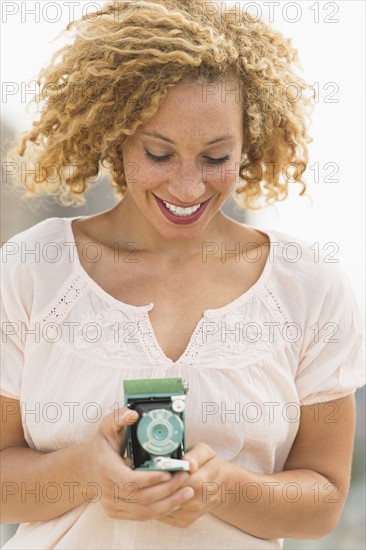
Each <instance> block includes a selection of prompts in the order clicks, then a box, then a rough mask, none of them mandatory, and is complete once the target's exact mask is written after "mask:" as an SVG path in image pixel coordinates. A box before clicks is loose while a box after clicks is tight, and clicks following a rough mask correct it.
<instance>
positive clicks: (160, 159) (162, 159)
mask: <svg viewBox="0 0 366 550" xmlns="http://www.w3.org/2000/svg"><path fill="white" fill-rule="evenodd" d="M145 155H146V156H147V157H148V158H149V159H151V160H153V161H154V162H167V161H168V160H169V159H170V158H171V156H172V155H165V156H163V157H157V156H155V155H153V154H152V153H150V151H148V150H147V149H145ZM205 158H206V159H207V161H206V162H207V163H208V164H223V163H224V162H226V161H227V160H229V158H230V157H229V155H227V156H226V157H222V158H220V159H213V158H210V157H205Z"/></svg>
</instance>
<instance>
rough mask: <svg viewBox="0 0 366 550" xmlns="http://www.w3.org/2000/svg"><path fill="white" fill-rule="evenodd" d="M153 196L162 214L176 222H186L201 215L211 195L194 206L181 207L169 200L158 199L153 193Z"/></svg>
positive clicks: (192, 220)
mask: <svg viewBox="0 0 366 550" xmlns="http://www.w3.org/2000/svg"><path fill="white" fill-rule="evenodd" d="M153 196H154V198H155V200H156V202H157V203H158V206H159V208H160V210H161V211H162V213H163V214H164V216H165V217H166V218H167V219H168V220H169V221H171V222H173V223H176V224H188V223H193V222H195V221H196V220H198V219H199V218H200V217H201V216H202V215H203V213H204V211H205V210H206V207H207V206H208V203H209V202H210V200H211V199H212V197H210V198H209V199H206V200H205V201H203V202H201V203H198V204H195V205H194V206H191V207H189V208H183V207H181V206H176V205H174V204H172V203H170V202H167V201H164V200H163V199H160V198H159V197H157V196H156V195H154V193H153Z"/></svg>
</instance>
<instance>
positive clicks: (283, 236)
mask: <svg viewBox="0 0 366 550" xmlns="http://www.w3.org/2000/svg"><path fill="white" fill-rule="evenodd" d="M260 231H263V232H265V233H267V234H268V235H269V237H270V242H271V244H270V251H269V256H268V262H269V263H270V264H271V265H270V270H269V272H270V277H269V284H270V285H271V286H272V287H274V288H275V291H276V293H277V294H280V295H281V297H282V299H283V301H285V302H287V303H288V304H290V306H291V307H292V308H293V309H298V308H300V307H301V308H302V309H303V310H306V309H309V307H311V308H313V309H314V310H316V309H318V308H323V307H324V304H325V303H326V302H329V299H331V300H333V301H334V300H337V298H338V299H339V300H343V301H344V300H346V299H347V297H350V295H351V293H352V291H351V289H350V285H349V281H348V277H347V275H346V273H345V271H344V268H343V266H342V265H341V263H340V261H339V258H338V255H337V253H336V252H337V247H336V244H335V243H333V244H334V246H331V244H332V243H329V245H330V246H329V247H328V248H325V247H322V246H320V244H319V243H317V242H315V243H314V242H311V241H307V240H305V239H302V238H300V237H297V236H295V235H293V234H289V233H284V232H282V231H277V230H272V229H269V230H267V229H264V230H260Z"/></svg>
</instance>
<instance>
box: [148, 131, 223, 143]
mask: <svg viewBox="0 0 366 550" xmlns="http://www.w3.org/2000/svg"><path fill="white" fill-rule="evenodd" d="M142 133H143V134H146V135H147V136H151V137H155V138H158V139H162V140H164V141H167V142H168V143H172V144H173V145H175V142H174V141H173V140H172V139H170V138H168V137H166V136H163V135H161V134H159V132H155V131H154V130H153V131H151V132H142ZM229 139H234V136H232V135H230V134H225V135H224V136H220V137H218V138H215V139H212V140H211V141H208V142H207V143H205V145H213V144H214V143H218V142H219V141H227V140H229Z"/></svg>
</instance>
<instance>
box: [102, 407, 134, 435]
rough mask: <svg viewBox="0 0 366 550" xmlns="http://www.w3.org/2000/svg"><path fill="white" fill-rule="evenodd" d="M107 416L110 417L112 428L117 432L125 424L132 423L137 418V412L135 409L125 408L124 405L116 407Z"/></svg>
mask: <svg viewBox="0 0 366 550" xmlns="http://www.w3.org/2000/svg"><path fill="white" fill-rule="evenodd" d="M109 416H111V417H112V419H113V422H114V428H115V430H116V431H117V432H119V431H121V430H122V428H123V426H124V425H125V424H134V423H135V422H136V421H137V420H138V419H139V414H138V412H137V411H134V410H132V409H127V408H126V407H124V408H122V409H116V410H115V411H114V412H113V413H112V414H111V415H109Z"/></svg>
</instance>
